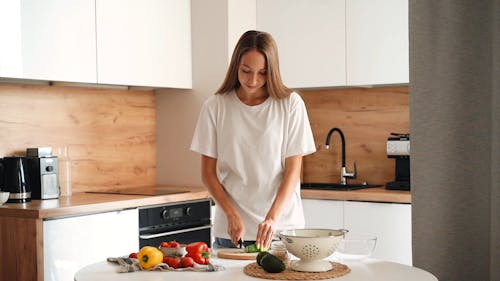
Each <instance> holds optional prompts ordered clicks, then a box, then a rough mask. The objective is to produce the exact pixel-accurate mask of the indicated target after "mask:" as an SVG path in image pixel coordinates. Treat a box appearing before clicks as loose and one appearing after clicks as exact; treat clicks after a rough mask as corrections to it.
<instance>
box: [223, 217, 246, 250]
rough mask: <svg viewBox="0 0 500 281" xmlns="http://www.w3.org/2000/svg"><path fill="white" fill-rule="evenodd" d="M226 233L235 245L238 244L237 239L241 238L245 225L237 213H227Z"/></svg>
mask: <svg viewBox="0 0 500 281" xmlns="http://www.w3.org/2000/svg"><path fill="white" fill-rule="evenodd" d="M227 233H228V234H229V237H230V238H231V241H232V242H233V244H234V245H235V246H238V241H239V240H240V239H241V240H243V236H244V234H245V226H244V225H243V221H242V220H241V217H240V216H239V214H228V215H227Z"/></svg>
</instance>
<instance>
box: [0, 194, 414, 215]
mask: <svg viewBox="0 0 500 281" xmlns="http://www.w3.org/2000/svg"><path fill="white" fill-rule="evenodd" d="M158 189H164V190H187V191H188V192H184V193H176V194H169V195H156V196H147V195H124V194H102V193H86V192H80V193H74V194H73V195H72V196H68V197H65V196H63V197H60V198H58V199H49V200H32V201H31V202H28V203H7V204H4V205H1V206H0V216H3V217H21V218H37V219H44V218H54V217H64V216H72V215H80V214H87V213H98V212H106V211H113V210H120V209H128V208H136V207H141V206H148V205H157V204H165V203H170V202H181V201H190V200H198V199H206V198H210V195H209V193H208V191H207V190H206V188H203V187H179V186H162V187H158ZM301 195H302V198H303V199H325V200H352V201H368V202H387V203H411V194H410V192H409V191H396V190H386V189H385V188H383V187H375V188H366V189H358V190H351V191H340V190H316V189H303V190H302V191H301Z"/></svg>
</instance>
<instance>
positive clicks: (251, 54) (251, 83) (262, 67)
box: [238, 50, 267, 94]
mask: <svg viewBox="0 0 500 281" xmlns="http://www.w3.org/2000/svg"><path fill="white" fill-rule="evenodd" d="M238 81H239V82H240V85H241V90H243V91H244V92H245V93H247V94H260V93H262V91H264V90H265V88H263V87H264V85H266V82H267V67H266V58H265V57H264V55H263V54H262V53H260V52H259V51H257V50H251V51H248V52H246V53H245V54H243V56H241V61H240V65H239V66H238Z"/></svg>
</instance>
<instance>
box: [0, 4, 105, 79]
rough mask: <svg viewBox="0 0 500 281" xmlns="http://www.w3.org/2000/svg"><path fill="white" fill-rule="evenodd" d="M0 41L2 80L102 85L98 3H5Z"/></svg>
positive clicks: (0, 16)
mask: <svg viewBox="0 0 500 281" xmlns="http://www.w3.org/2000/svg"><path fill="white" fill-rule="evenodd" d="M0 36H1V37H2V43H1V44H0V77H9V78H23V79H37V80H51V81H73V82H88V83H95V82H96V81H97V78H96V77H97V76H96V59H95V58H96V51H95V44H96V37H95V2H94V1H93V0H72V1H67V0H44V1H39V0H2V1H0Z"/></svg>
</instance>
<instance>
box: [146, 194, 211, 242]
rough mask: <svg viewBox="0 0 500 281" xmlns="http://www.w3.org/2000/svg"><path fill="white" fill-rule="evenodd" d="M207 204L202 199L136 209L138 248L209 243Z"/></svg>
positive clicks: (209, 202)
mask: <svg viewBox="0 0 500 281" xmlns="http://www.w3.org/2000/svg"><path fill="white" fill-rule="evenodd" d="M211 206H212V204H211V200H210V199H203V200H196V201H185V202H180V203H169V204H164V205H156V206H148V207H142V208H139V246H140V247H141V248H142V247H144V246H154V247H158V246H159V245H160V243H161V242H164V241H165V242H168V241H172V240H175V241H177V242H179V243H181V244H189V243H191V242H198V241H202V242H205V243H207V245H209V247H210V243H211V237H212V235H211V234H212V233H211V229H212V224H211V219H210V218H211V215H210V214H211Z"/></svg>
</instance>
